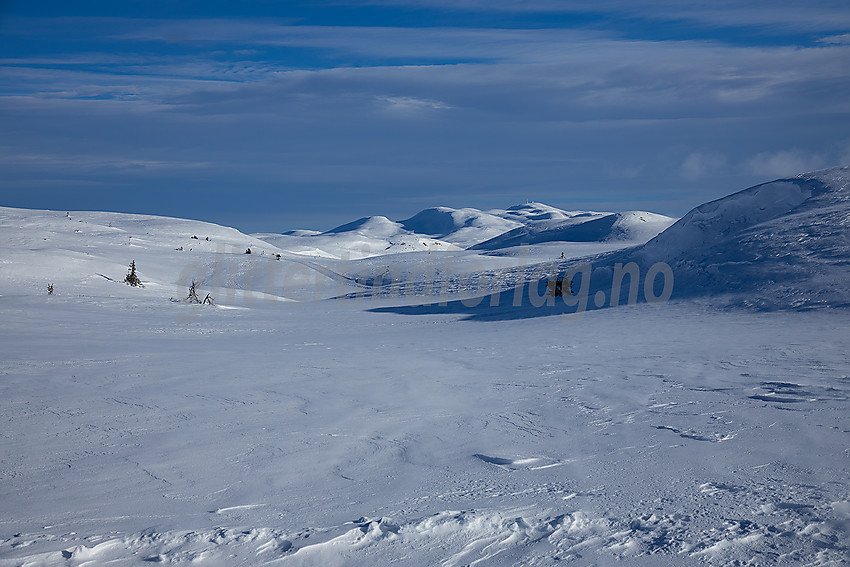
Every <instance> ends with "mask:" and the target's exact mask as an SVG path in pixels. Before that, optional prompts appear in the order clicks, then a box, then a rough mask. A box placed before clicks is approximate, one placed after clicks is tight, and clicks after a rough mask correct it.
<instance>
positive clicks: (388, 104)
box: [376, 96, 451, 115]
mask: <svg viewBox="0 0 850 567" xmlns="http://www.w3.org/2000/svg"><path fill="white" fill-rule="evenodd" d="M376 98H377V100H378V102H379V103H381V104H382V105H383V106H384V107H385V108H386V109H387V110H389V111H390V112H394V113H398V114H405V115H420V114H422V113H423V112H430V111H434V110H448V109H450V108H451V106H449V105H448V104H446V103H444V102H440V101H438V100H426V99H420V98H414V97H410V96H379V97H376Z"/></svg>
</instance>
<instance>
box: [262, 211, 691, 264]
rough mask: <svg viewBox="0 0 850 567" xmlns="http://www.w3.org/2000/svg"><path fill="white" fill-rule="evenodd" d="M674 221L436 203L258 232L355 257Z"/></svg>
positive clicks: (630, 233) (571, 236)
mask: <svg viewBox="0 0 850 567" xmlns="http://www.w3.org/2000/svg"><path fill="white" fill-rule="evenodd" d="M674 221H675V219H672V218H670V217H666V216H663V215H658V214H655V213H649V212H644V211H628V212H623V213H610V212H609V213H605V212H596V211H565V210H562V209H558V208H556V207H552V206H549V205H545V204H543V203H536V202H530V203H525V204H522V205H515V206H513V207H509V208H507V209H491V210H487V211H482V210H479V209H474V208H461V209H454V208H451V207H432V208H428V209H424V210H422V211H420V212H418V213H417V214H415V215H413V216H412V217H410V218H407V219H404V220H400V221H393V220H390V219H388V218H387V217H384V216H371V217H363V218H360V219H357V220H355V221H352V222H349V223H345V224H343V225H340V226H338V227H335V228H332V229H330V230H327V231H325V232H322V233H315V232H313V231H288V232H286V233H283V234H257V235H254V236H256V237H257V238H260V239H262V240H264V241H266V242H269V243H270V244H273V245H275V246H278V247H280V248H283V249H286V250H289V251H292V252H295V253H300V254H308V255H310V254H312V255H318V256H323V255H326V256H329V257H348V258H357V257H368V256H374V255H380V254H389V253H398V252H414V251H428V250H435V249H439V250H462V249H469V250H482V251H493V250H501V249H505V248H510V247H513V246H520V245H523V244H542V243H549V242H565V243H570V242H573V243H591V242H598V243H603V242H622V243H623V245H624V246H626V245H639V244H642V243H644V242H646V241H647V240H649V239H650V238H652V237H653V236H655V235H657V234H658V233H660V232H661V231H662V230H664V229H665V228H667V227H668V226H670V225H671V224H672V223H673V222H674Z"/></svg>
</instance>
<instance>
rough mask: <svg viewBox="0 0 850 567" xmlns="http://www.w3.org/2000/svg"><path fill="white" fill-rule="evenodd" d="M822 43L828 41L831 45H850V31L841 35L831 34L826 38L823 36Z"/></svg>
mask: <svg viewBox="0 0 850 567" xmlns="http://www.w3.org/2000/svg"><path fill="white" fill-rule="evenodd" d="M818 41H820V42H821V43H826V44H829V45H850V33H843V34H840V35H830V36H827V37H824V38H821V39H820V40H818Z"/></svg>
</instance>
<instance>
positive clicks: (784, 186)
mask: <svg viewBox="0 0 850 567" xmlns="http://www.w3.org/2000/svg"><path fill="white" fill-rule="evenodd" d="M634 258H635V259H636V260H638V261H639V262H640V263H641V264H643V265H644V266H646V265H649V264H651V263H653V262H659V261H663V262H667V263H668V264H669V265H670V266H671V268H672V270H673V273H674V274H675V277H676V284H675V291H674V296H678V297H691V296H698V295H708V296H713V295H728V294H734V295H735V296H736V297H735V298H729V300H730V301H731V302H732V303H736V304H744V305H751V306H755V307H760V308H767V309H769V308H787V307H796V308H799V307H807V306H827V305H848V304H850V283H848V282H850V169H848V168H847V167H839V168H834V169H828V170H824V171H819V172H814V173H808V174H803V175H799V176H796V177H791V178H787V179H779V180H776V181H772V182H770V183H764V184H761V185H757V186H755V187H751V188H749V189H745V190H743V191H740V192H738V193H735V194H733V195H729V196H728V197H724V198H722V199H718V200H716V201H712V202H710V203H706V204H704V205H701V206H699V207H697V208H695V209H693V210H692V211H691V212H689V213H688V214H686V215H685V216H684V217H682V219H681V220H679V221H678V222H676V223H675V224H674V225H673V226H671V227H670V228H669V229H667V230H666V231H664V232H663V233H661V234H659V235H658V236H657V237H656V238H654V239H652V240H651V241H649V242H648V243H647V244H646V245H645V246H643V247H642V248H641V249H639V250H638V251H636V252H635V254H634Z"/></svg>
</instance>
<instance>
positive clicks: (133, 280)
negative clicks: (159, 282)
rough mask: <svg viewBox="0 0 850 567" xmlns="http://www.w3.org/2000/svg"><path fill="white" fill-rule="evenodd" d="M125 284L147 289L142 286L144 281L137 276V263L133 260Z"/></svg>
mask: <svg viewBox="0 0 850 567" xmlns="http://www.w3.org/2000/svg"><path fill="white" fill-rule="evenodd" d="M124 282H125V283H126V284H127V285H130V286H133V287H145V286H144V285H142V280H140V279H139V276H137V275H136V261H135V260H133V261H132V262H130V271H129V272H127V275H126V276H125V277H124Z"/></svg>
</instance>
